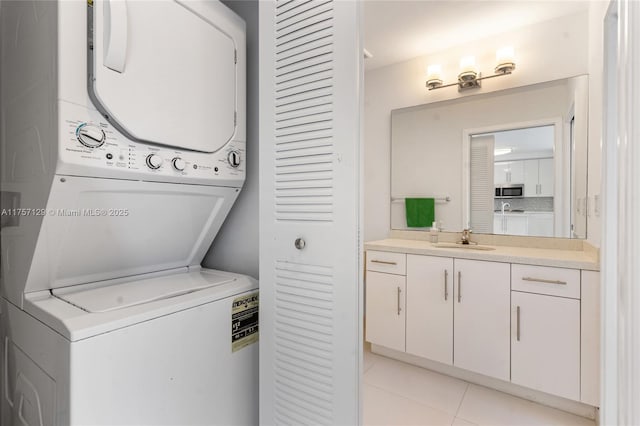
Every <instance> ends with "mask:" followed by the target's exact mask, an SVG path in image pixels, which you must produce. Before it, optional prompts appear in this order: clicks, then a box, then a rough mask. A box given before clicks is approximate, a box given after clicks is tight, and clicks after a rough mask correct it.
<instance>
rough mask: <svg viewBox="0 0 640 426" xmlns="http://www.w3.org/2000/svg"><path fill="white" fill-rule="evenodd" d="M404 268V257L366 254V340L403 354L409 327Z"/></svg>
mask: <svg viewBox="0 0 640 426" xmlns="http://www.w3.org/2000/svg"><path fill="white" fill-rule="evenodd" d="M405 265H406V255H405V254H403V253H387V252H376V251H368V252H367V275H366V301H365V303H366V321H367V324H366V326H367V329H366V339H367V341H369V342H372V343H375V344H378V345H382V346H385V347H387V348H390V349H394V350H397V351H402V352H404V350H405V326H406V309H405V307H406V294H407V291H406V290H407V286H406V277H405V273H406V270H405ZM380 271H384V272H380Z"/></svg>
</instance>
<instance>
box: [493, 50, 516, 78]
mask: <svg viewBox="0 0 640 426" xmlns="http://www.w3.org/2000/svg"><path fill="white" fill-rule="evenodd" d="M496 62H497V65H496V73H503V74H506V73H510V72H512V71H513V70H514V69H515V68H516V62H515V55H514V52H513V47H511V46H506V47H503V48H501V49H498V51H497V52H496Z"/></svg>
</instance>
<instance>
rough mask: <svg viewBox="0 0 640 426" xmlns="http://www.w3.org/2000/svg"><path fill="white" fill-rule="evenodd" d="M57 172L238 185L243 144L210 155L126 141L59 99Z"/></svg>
mask: <svg viewBox="0 0 640 426" xmlns="http://www.w3.org/2000/svg"><path fill="white" fill-rule="evenodd" d="M59 106H60V118H61V120H60V125H59V133H60V137H59V140H60V146H59V148H58V157H59V159H58V160H59V161H58V170H57V173H58V174H69V175H76V176H93V177H105V178H118V179H134V180H149V181H157V182H181V183H193V184H203V185H217V186H238V187H239V186H242V183H243V182H244V179H245V164H246V161H245V159H246V153H245V142H244V141H234V140H232V141H230V142H229V143H227V145H225V146H224V147H223V148H222V149H220V150H219V151H217V152H214V153H204V152H196V151H190V150H184V149H180V148H176V147H168V146H161V145H155V144H151V143H146V142H136V141H131V140H129V139H128V138H126V137H125V136H123V135H122V134H121V133H120V132H119V131H118V130H117V129H115V128H114V127H112V126H111V125H110V124H109V123H108V122H107V120H106V119H104V117H102V116H101V115H100V113H99V112H98V111H95V110H90V109H87V108H84V107H81V106H79V105H74V104H69V103H67V102H60V103H59Z"/></svg>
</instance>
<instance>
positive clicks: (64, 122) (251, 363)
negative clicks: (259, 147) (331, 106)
mask: <svg viewBox="0 0 640 426" xmlns="http://www.w3.org/2000/svg"><path fill="white" fill-rule="evenodd" d="M0 17H1V22H2V26H1V43H2V44H1V48H0V64H1V67H2V68H1V72H0V79H1V80H0V82H1V85H0V94H1V103H0V111H1V121H0V129H1V136H0V140H1V145H0V148H1V151H0V157H1V166H2V169H1V173H2V184H1V185H2V186H1V190H2V230H1V237H2V264H1V272H2V273H1V280H2V281H1V285H2V286H1V288H2V316H1V336H2V341H1V342H2V351H1V355H2V383H1V394H2V397H1V401H2V403H1V420H2V422H1V423H2V425H7V426H8V425H31V426H34V425H35V426H49V425H61V426H62V425H121V424H129V425H162V424H165V425H187V424H224V425H231V424H247V425H248V424H257V423H258V417H257V416H258V413H257V378H258V377H257V368H258V366H257V363H258V362H257V361H258V360H257V355H258V348H257V346H258V345H257V344H255V341H256V340H257V309H258V308H257V282H256V281H255V280H253V279H252V278H249V277H246V276H242V275H238V274H232V273H227V272H222V271H214V270H207V269H202V268H201V267H200V263H201V261H202V259H203V257H204V256H205V254H206V252H207V250H208V248H209V247H210V245H211V243H212V241H213V239H214V237H215V235H216V233H217V232H218V230H219V229H220V226H221V225H222V223H223V221H224V219H225V217H226V215H227V214H228V213H229V211H230V209H231V206H232V205H233V203H234V201H235V200H236V197H237V196H238V192H239V191H240V188H241V187H242V185H243V182H244V179H245V164H246V161H245V30H244V23H243V21H242V20H241V19H240V18H239V17H237V16H236V15H235V14H234V13H233V12H231V11H230V10H229V9H227V8H226V7H225V6H224V5H222V4H221V3H220V2H218V1H204V0H189V1H179V0H176V1H171V0H162V1H154V2H147V1H132V0H89V1H59V2H54V1H51V2H48V1H15V2H11V1H9V2H4V1H3V4H2V12H1V14H0Z"/></svg>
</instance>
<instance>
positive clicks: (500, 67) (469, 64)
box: [427, 47, 516, 92]
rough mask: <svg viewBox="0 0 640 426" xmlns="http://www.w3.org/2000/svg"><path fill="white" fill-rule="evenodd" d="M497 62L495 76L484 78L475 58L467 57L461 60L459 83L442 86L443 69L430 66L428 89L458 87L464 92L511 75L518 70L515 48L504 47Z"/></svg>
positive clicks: (438, 66)
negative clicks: (483, 81) (486, 80)
mask: <svg viewBox="0 0 640 426" xmlns="http://www.w3.org/2000/svg"><path fill="white" fill-rule="evenodd" d="M496 61H497V65H496V67H495V72H494V74H491V75H487V76H485V77H483V76H482V75H481V74H480V72H478V68H477V67H476V60H475V57H473V56H465V57H463V58H462V59H461V60H460V74H458V81H457V82H455V83H450V84H442V67H441V66H440V65H429V66H428V67H427V88H428V89H429V90H434V89H442V88H444V87H451V86H458V91H459V92H461V91H463V90H467V89H473V88H476V87H480V82H481V81H482V80H485V79H487V78H494V77H501V76H503V75H508V74H511V73H512V72H513V70H515V69H516V63H515V59H514V53H513V47H503V48H501V49H499V50H498V51H497V52H496Z"/></svg>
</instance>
